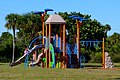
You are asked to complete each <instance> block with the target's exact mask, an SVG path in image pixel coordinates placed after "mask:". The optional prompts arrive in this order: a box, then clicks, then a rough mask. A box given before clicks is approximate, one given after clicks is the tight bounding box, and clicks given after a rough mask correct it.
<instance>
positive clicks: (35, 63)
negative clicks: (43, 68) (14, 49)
mask: <svg viewBox="0 0 120 80" xmlns="http://www.w3.org/2000/svg"><path fill="white" fill-rule="evenodd" d="M49 49H50V51H51V53H52V67H53V68H55V53H54V48H53V45H52V44H51V43H50V46H49ZM45 50H46V49H45ZM44 52H45V51H44ZM42 55H43V53H41V54H39V55H38V58H37V61H36V62H33V63H30V64H29V66H35V65H38V64H39V63H40V61H41V57H42Z"/></svg>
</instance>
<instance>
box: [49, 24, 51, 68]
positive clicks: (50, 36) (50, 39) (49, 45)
mask: <svg viewBox="0 0 120 80" xmlns="http://www.w3.org/2000/svg"><path fill="white" fill-rule="evenodd" d="M50 43H51V24H50V23H49V47H50ZM50 62H51V55H50V49H49V68H50Z"/></svg>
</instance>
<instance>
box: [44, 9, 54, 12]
mask: <svg viewBox="0 0 120 80" xmlns="http://www.w3.org/2000/svg"><path fill="white" fill-rule="evenodd" d="M44 10H45V12H47V11H53V9H44Z"/></svg>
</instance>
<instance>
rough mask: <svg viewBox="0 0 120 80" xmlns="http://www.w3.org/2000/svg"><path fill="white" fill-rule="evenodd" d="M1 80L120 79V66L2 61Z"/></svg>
mask: <svg viewBox="0 0 120 80" xmlns="http://www.w3.org/2000/svg"><path fill="white" fill-rule="evenodd" d="M0 80H120V68H119V69H118V68H117V69H100V68H99V69H98V68H82V69H59V68H54V69H52V68H41V67H37V66H36V67H28V68H24V65H23V64H20V65H18V66H15V67H9V66H8V63H0Z"/></svg>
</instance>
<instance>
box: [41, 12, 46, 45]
mask: <svg viewBox="0 0 120 80" xmlns="http://www.w3.org/2000/svg"><path fill="white" fill-rule="evenodd" d="M44 16H45V15H44V14H42V35H43V36H45V34H44V33H45V30H44V28H45V27H44ZM42 44H44V38H43V39H42Z"/></svg>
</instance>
